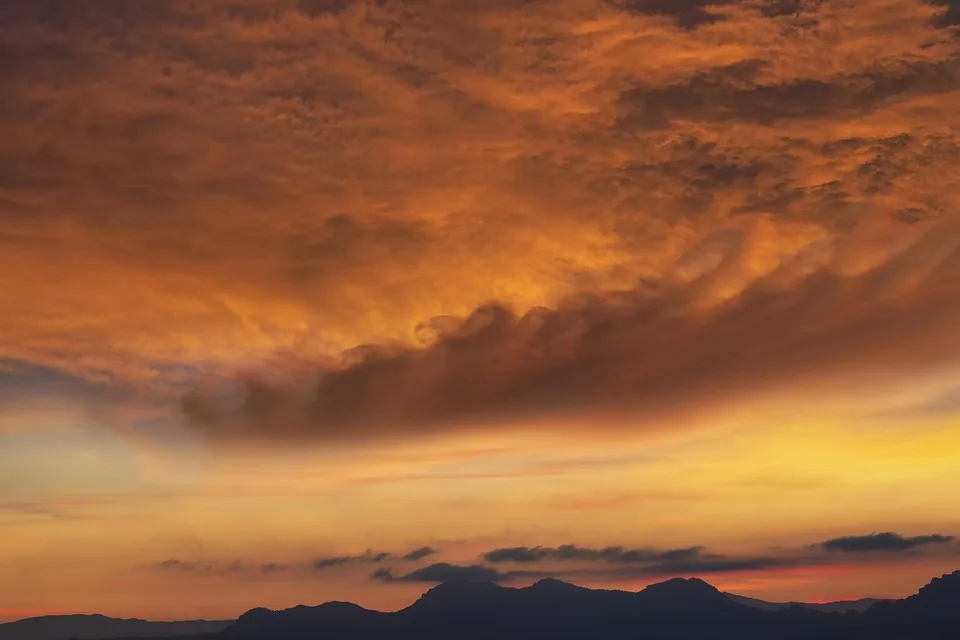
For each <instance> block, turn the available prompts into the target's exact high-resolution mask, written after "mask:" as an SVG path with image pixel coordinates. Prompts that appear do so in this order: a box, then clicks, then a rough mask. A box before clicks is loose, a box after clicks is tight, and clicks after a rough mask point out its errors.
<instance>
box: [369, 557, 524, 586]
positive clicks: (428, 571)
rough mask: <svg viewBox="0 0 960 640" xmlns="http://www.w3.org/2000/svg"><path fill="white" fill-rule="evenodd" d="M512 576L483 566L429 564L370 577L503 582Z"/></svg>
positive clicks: (385, 580)
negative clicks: (419, 567)
mask: <svg viewBox="0 0 960 640" xmlns="http://www.w3.org/2000/svg"><path fill="white" fill-rule="evenodd" d="M511 575H512V574H509V573H501V572H499V571H497V570H496V569H493V568H491V567H485V566H483V565H469V566H461V565H454V564H447V563H445V562H441V563H437V564H431V565H429V566H427V567H423V568H422V569H416V570H415V571H411V572H410V573H407V574H405V575H400V576H397V575H394V574H393V573H392V572H391V571H390V570H389V569H380V570H378V571H375V572H374V573H373V574H372V575H371V576H370V577H371V579H373V580H380V581H381V582H432V583H441V582H504V581H506V580H509V579H510V577H511Z"/></svg>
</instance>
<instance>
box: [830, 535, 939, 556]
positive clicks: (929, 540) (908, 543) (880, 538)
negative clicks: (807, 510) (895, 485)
mask: <svg viewBox="0 0 960 640" xmlns="http://www.w3.org/2000/svg"><path fill="white" fill-rule="evenodd" d="M953 540H954V537H953V536H944V535H940V534H936V533H935V534H932V535H927V536H914V537H910V538H908V537H903V536H901V535H899V534H896V533H874V534H871V535H866V536H847V537H843V538H833V539H832V540H827V541H826V542H823V543H821V546H822V547H823V549H825V550H826V551H839V552H844V553H863V552H868V551H909V550H910V549H914V548H917V547H921V546H925V545H931V544H947V543H949V542H953Z"/></svg>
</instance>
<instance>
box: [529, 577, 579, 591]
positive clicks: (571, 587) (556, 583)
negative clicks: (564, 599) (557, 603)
mask: <svg viewBox="0 0 960 640" xmlns="http://www.w3.org/2000/svg"><path fill="white" fill-rule="evenodd" d="M527 589H532V590H536V591H538V592H543V593H563V592H570V591H582V590H583V587H578V586H577V585H575V584H570V583H569V582H564V581H563V580H557V579H556V578H543V579H541V580H537V581H536V582H534V583H533V584H532V585H530V586H529V587H527Z"/></svg>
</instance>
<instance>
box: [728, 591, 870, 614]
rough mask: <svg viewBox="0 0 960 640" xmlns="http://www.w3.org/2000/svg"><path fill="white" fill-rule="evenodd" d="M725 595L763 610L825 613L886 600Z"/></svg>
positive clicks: (866, 605) (844, 610)
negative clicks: (777, 599)
mask: <svg viewBox="0 0 960 640" xmlns="http://www.w3.org/2000/svg"><path fill="white" fill-rule="evenodd" d="M724 595H725V596H727V597H728V598H730V599H731V600H733V601H734V602H736V603H738V604H744V605H747V606H748V607H755V608H757V609H764V610H765V611H782V610H783V609H789V608H790V607H806V608H808V609H813V610H815V611H823V612H825V613H846V612H847V611H856V612H861V613H862V612H864V611H866V610H867V609H869V608H870V607H872V606H873V605H875V604H877V603H878V602H886V600H881V599H877V598H860V599H859V600H838V601H837V602H767V601H766V600H758V599H756V598H748V597H747V596H741V595H737V594H735V593H724Z"/></svg>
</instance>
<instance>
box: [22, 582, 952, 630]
mask: <svg viewBox="0 0 960 640" xmlns="http://www.w3.org/2000/svg"><path fill="white" fill-rule="evenodd" d="M736 598H737V597H731V596H730V595H729V594H725V593H723V592H721V591H719V590H717V589H716V588H715V587H713V586H711V585H710V584H708V583H706V582H704V581H702V580H698V579H674V580H668V581H666V582H661V583H659V584H654V585H651V586H649V587H647V588H646V589H644V590H642V591H639V592H629V591H614V590H598V589H587V588H584V587H578V586H575V585H572V584H567V583H565V582H561V581H558V580H551V579H547V580H541V581H539V582H537V583H536V584H533V585H531V586H529V587H524V588H520V589H515V588H509V587H503V586H499V585H497V584H494V583H490V582H467V581H457V582H447V583H443V584H440V585H438V586H436V587H434V588H433V589H430V590H429V591H427V592H426V593H424V594H423V595H422V596H421V597H420V598H419V599H418V600H417V601H416V602H414V603H413V604H412V605H410V606H409V607H407V608H405V609H402V610H400V611H397V612H394V613H382V612H378V611H371V610H369V609H364V608H363V607H360V606H358V605H355V604H350V603H344V602H329V603H327V604H323V605H320V606H317V607H306V606H299V607H294V608H292V609H286V610H283V611H271V610H269V609H253V610H251V611H248V612H247V613H245V614H243V615H242V616H240V618H239V619H238V620H237V621H236V622H235V623H234V624H232V625H230V626H228V627H227V628H225V629H223V630H222V631H220V632H218V633H206V634H201V635H197V636H194V640H301V639H302V640H306V639H308V638H310V639H312V640H347V639H349V640H373V639H378V640H380V639H384V638H391V639H401V640H407V639H409V640H449V639H450V638H457V639H458V640H494V639H495V640H575V639H576V640H628V639H638V640H694V639H696V640H701V639H704V638H723V639H726V638H731V639H736V640H767V639H769V638H777V639H778V640H810V639H812V638H816V639H817V640H850V639H854V640H860V639H863V640H948V639H949V640H960V571H958V572H956V573H953V574H950V575H946V576H943V577H941V578H937V579H934V580H933V581H931V582H930V583H929V584H927V585H926V586H924V587H923V588H922V589H920V590H919V591H918V592H917V593H916V594H914V595H912V596H910V597H908V598H905V599H903V600H890V601H878V602H876V603H873V604H872V605H871V606H869V608H867V609H866V610H865V611H855V610H850V609H845V610H844V612H840V611H830V610H820V609H817V608H813V607H811V606H809V605H804V604H799V603H796V604H795V603H784V604H776V603H763V601H753V602H754V604H744V603H742V602H738V601H737V599H736ZM758 602H759V603H762V604H764V605H765V607H766V608H764V607H761V606H757V605H756V603H758ZM834 604H837V603H834ZM838 606H839V607H841V608H842V606H843V605H842V604H840V605H838ZM17 640H28V639H27V638H18V639H17ZM29 640H32V639H29Z"/></svg>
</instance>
